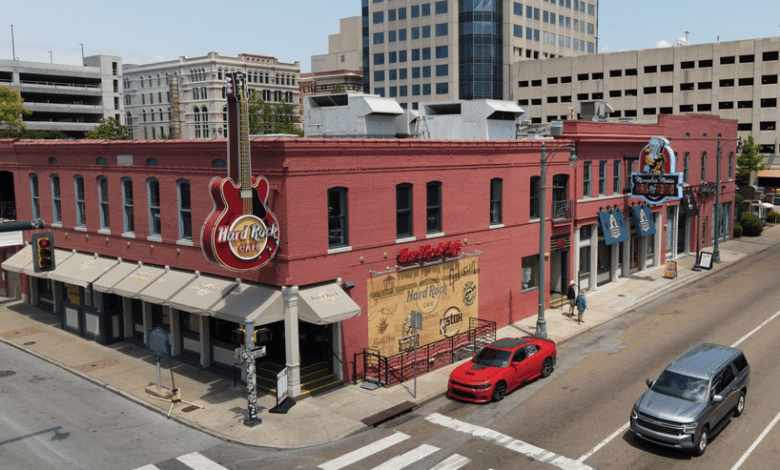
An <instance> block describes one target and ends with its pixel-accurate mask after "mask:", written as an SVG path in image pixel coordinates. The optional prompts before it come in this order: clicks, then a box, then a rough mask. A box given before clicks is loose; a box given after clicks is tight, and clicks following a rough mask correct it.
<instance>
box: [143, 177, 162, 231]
mask: <svg viewBox="0 0 780 470" xmlns="http://www.w3.org/2000/svg"><path fill="white" fill-rule="evenodd" d="M146 191H147V195H148V203H149V236H158V237H159V236H160V234H161V233H160V228H161V227H160V182H159V181H158V180H157V179H155V178H149V179H148V180H147V181H146Z"/></svg>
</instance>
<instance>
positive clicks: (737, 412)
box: [734, 390, 745, 416]
mask: <svg viewBox="0 0 780 470" xmlns="http://www.w3.org/2000/svg"><path fill="white" fill-rule="evenodd" d="M744 411H745V391H744V390H742V391H741V392H739V401H737V406H735V407H734V416H741V415H742V413H743V412H744Z"/></svg>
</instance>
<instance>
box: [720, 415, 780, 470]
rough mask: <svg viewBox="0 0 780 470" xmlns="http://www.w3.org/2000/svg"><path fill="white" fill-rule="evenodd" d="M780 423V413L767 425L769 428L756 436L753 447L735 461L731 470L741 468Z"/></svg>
mask: <svg viewBox="0 0 780 470" xmlns="http://www.w3.org/2000/svg"><path fill="white" fill-rule="evenodd" d="M778 421H780V413H778V414H777V416H775V419H773V420H772V422H771V423H769V426H767V427H766V429H764V432H762V433H761V435H760V436H758V439H756V441H755V442H753V445H752V446H750V448H749V449H748V450H747V452H745V453H744V454H743V455H742V458H740V459H739V461H737V463H735V464H734V466H733V467H731V470H737V469H738V468H739V467H741V466H742V464H743V463H745V460H747V458H748V457H749V456H750V454H751V453H752V452H753V451H754V450H755V449H756V447H758V444H760V443H761V441H762V440H764V438H765V437H766V435H767V434H769V431H771V430H772V428H773V427H774V426H775V424H777V422H778Z"/></svg>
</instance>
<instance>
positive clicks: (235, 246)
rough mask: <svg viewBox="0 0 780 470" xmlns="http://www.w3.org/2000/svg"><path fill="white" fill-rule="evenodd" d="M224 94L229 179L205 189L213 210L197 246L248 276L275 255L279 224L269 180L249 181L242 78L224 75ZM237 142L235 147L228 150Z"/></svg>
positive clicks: (218, 179) (215, 181) (256, 178)
mask: <svg viewBox="0 0 780 470" xmlns="http://www.w3.org/2000/svg"><path fill="white" fill-rule="evenodd" d="M226 92H227V98H228V127H229V129H230V130H232V131H233V132H230V137H232V138H233V139H231V138H228V177H226V178H221V177H214V178H213V179H212V180H211V183H209V189H210V191H211V197H212V199H213V200H214V205H215V209H214V210H213V211H212V212H211V214H209V216H208V217H207V218H206V221H205V222H204V224H203V228H202V230H201V233H200V243H201V248H202V250H203V254H204V255H205V256H206V258H208V259H209V260H210V261H212V262H214V263H216V264H218V265H220V266H222V267H224V268H227V269H230V270H232V271H250V270H253V269H259V268H262V267H263V266H265V265H266V264H267V263H268V262H269V261H271V259H272V258H273V257H274V255H275V254H276V251H277V249H278V248H279V221H278V220H277V219H276V216H275V215H274V214H273V212H271V210H270V209H269V208H268V205H267V202H268V193H269V185H268V180H267V179H265V178H264V177H263V176H252V166H251V158H250V155H249V114H248V106H247V90H246V82H245V80H244V76H243V74H241V73H238V72H229V73H228V74H227V80H226ZM237 121H238V122H237ZM236 126H237V128H238V132H237V133H236V132H235V128H236ZM236 134H238V135H237V136H236ZM236 138H237V140H238V145H231V144H232V140H236Z"/></svg>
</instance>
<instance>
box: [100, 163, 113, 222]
mask: <svg viewBox="0 0 780 470" xmlns="http://www.w3.org/2000/svg"><path fill="white" fill-rule="evenodd" d="M98 199H99V202H100V228H101V229H105V230H108V229H109V228H110V227H111V222H110V220H109V215H108V213H109V211H108V178H106V177H105V176H101V177H99V178H98Z"/></svg>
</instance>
